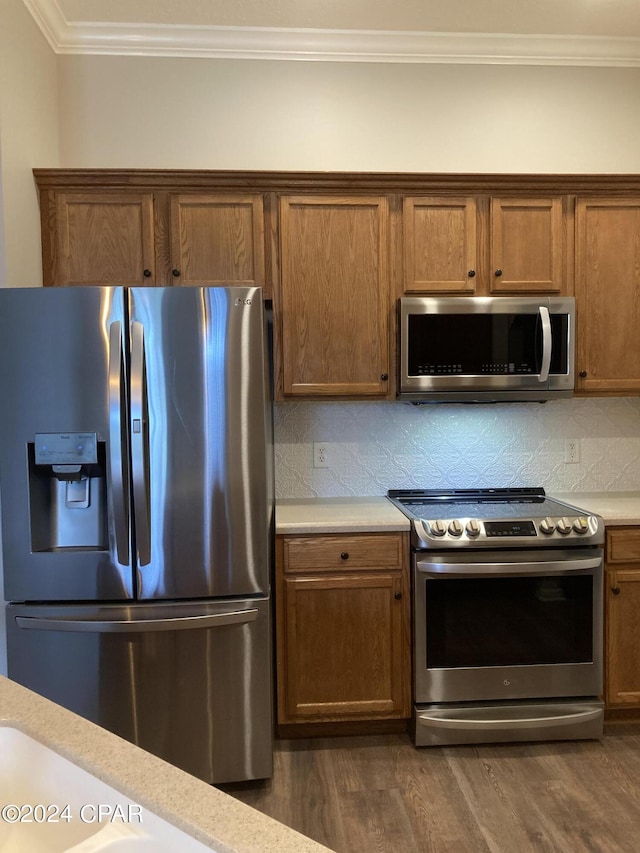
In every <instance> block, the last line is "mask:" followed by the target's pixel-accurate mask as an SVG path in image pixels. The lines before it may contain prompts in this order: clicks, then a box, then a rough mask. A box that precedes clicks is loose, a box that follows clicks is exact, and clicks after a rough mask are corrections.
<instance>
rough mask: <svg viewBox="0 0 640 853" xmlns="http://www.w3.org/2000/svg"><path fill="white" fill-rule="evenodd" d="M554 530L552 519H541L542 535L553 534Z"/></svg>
mask: <svg viewBox="0 0 640 853" xmlns="http://www.w3.org/2000/svg"><path fill="white" fill-rule="evenodd" d="M555 529H556V525H555V523H554V521H553V519H552V518H543V519H542V521H541V522H540V530H541V531H542V532H543V533H553V531H554V530H555Z"/></svg>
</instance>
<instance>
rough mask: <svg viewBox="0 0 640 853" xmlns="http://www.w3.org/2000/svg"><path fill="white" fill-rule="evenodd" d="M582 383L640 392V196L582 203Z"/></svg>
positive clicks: (579, 261) (579, 352)
mask: <svg viewBox="0 0 640 853" xmlns="http://www.w3.org/2000/svg"><path fill="white" fill-rule="evenodd" d="M576 236H577V245H576V312H577V318H578V319H577V322H578V334H577V364H576V368H577V369H576V387H577V388H578V389H580V390H583V391H592V392H594V393H595V394H597V393H600V392H617V393H637V392H638V391H640V346H638V339H639V338H638V330H639V329H640V199H635V200H634V199H618V200H614V199H604V198H603V199H580V200H579V201H578V202H577V204H576Z"/></svg>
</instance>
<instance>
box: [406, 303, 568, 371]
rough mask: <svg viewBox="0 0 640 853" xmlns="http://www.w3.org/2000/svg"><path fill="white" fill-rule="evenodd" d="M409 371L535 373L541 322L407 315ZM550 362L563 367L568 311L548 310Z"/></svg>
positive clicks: (532, 317)
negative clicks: (552, 311)
mask: <svg viewBox="0 0 640 853" xmlns="http://www.w3.org/2000/svg"><path fill="white" fill-rule="evenodd" d="M407 319H408V324H409V337H408V341H409V345H408V353H407V356H408V371H409V376H442V375H451V374H459V375H461V376H463V375H467V376H483V375H491V376H501V375H507V376H509V375H526V374H537V373H540V368H541V366H542V323H541V322H540V315H539V314H537V313H534V314H410V315H409V317H408V318H407ZM550 321H551V334H552V346H551V365H550V369H549V372H550V373H552V374H554V375H558V374H565V373H567V370H568V366H567V365H568V351H567V341H568V324H569V317H568V315H567V314H551V315H550Z"/></svg>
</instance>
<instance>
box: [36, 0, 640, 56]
mask: <svg viewBox="0 0 640 853" xmlns="http://www.w3.org/2000/svg"><path fill="white" fill-rule="evenodd" d="M24 3H25V5H26V6H27V8H28V9H29V10H30V11H31V13H32V15H33V17H34V18H35V20H36V21H37V22H38V24H39V25H40V27H41V29H42V30H43V32H44V33H45V35H46V36H47V38H48V40H49V42H50V44H51V45H52V47H53V48H54V50H56V51H57V52H58V53H112V54H125V53H128V54H137V55H167V56H177V55H179V56H224V57H240V58H261V59H264V58H272V59H314V60H327V59H328V60H333V61H373V62H376V61H377V62H385V61H386V62H465V63H469V62H492V63H526V64H554V65H623V66H640V0H24Z"/></svg>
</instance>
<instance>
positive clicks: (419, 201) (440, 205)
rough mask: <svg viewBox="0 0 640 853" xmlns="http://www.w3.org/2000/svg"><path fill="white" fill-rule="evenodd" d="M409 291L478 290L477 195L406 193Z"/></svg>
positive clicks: (461, 292) (405, 261) (407, 289)
mask: <svg viewBox="0 0 640 853" xmlns="http://www.w3.org/2000/svg"><path fill="white" fill-rule="evenodd" d="M403 228H404V268H405V288H404V289H405V291H406V292H416V293H425V294H429V293H459V294H463V295H468V296H473V294H474V293H475V292H476V289H477V285H478V281H479V279H478V269H479V266H480V257H479V246H478V236H477V235H478V228H477V208H476V201H475V199H474V198H435V197H429V198H405V199H404V209H403Z"/></svg>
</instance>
